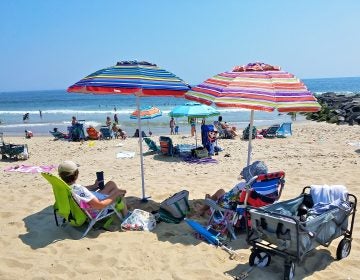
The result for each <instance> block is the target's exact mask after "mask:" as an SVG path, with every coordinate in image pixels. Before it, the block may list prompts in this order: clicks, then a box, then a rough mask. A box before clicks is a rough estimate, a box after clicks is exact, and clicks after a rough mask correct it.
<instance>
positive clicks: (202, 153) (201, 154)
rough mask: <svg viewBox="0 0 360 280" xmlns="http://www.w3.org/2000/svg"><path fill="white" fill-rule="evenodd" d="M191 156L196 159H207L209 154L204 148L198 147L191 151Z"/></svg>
mask: <svg viewBox="0 0 360 280" xmlns="http://www.w3.org/2000/svg"><path fill="white" fill-rule="evenodd" d="M193 155H194V156H195V157H197V158H206V157H209V152H208V150H207V149H206V148H203V147H199V148H196V149H194V150H193Z"/></svg>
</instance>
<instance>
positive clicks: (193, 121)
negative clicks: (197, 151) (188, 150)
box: [190, 118, 196, 137]
mask: <svg viewBox="0 0 360 280" xmlns="http://www.w3.org/2000/svg"><path fill="white" fill-rule="evenodd" d="M190 125H191V136H192V137H194V136H195V133H196V121H195V119H194V118H191V119H190Z"/></svg>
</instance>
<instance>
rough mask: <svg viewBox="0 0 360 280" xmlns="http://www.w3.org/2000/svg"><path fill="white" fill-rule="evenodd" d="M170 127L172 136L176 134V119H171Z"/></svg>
mask: <svg viewBox="0 0 360 280" xmlns="http://www.w3.org/2000/svg"><path fill="white" fill-rule="evenodd" d="M169 125H170V134H171V135H172V134H175V130H174V128H175V125H176V122H175V120H174V118H171V119H170V123H169Z"/></svg>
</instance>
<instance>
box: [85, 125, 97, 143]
mask: <svg viewBox="0 0 360 280" xmlns="http://www.w3.org/2000/svg"><path fill="white" fill-rule="evenodd" d="M86 133H87V134H88V137H87V139H89V140H99V139H100V135H101V134H100V132H99V131H97V130H96V129H95V128H94V127H92V126H89V127H88V128H86Z"/></svg>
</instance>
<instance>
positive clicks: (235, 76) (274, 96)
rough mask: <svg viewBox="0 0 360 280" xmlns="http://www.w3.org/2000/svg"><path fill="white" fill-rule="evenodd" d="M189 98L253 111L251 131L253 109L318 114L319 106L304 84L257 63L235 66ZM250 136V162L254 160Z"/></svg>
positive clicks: (204, 84) (252, 119) (189, 95)
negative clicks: (252, 158)
mask: <svg viewBox="0 0 360 280" xmlns="http://www.w3.org/2000/svg"><path fill="white" fill-rule="evenodd" d="M185 98H186V99H189V100H193V101H198V102H201V103H204V104H207V105H210V104H212V103H214V104H215V105H216V106H219V107H231V108H245V109H250V110H251V117H250V130H249V131H252V127H253V122H254V110H260V111H267V112H272V111H274V110H278V111H279V112H316V111H319V110H320V105H319V104H318V103H317V101H316V98H315V97H314V96H313V94H312V93H311V92H310V91H309V90H308V89H307V88H306V86H305V85H304V83H303V82H301V81H300V80H299V79H298V78H296V77H295V76H294V75H293V74H291V73H288V72H285V71H282V70H280V67H277V66H272V65H269V64H265V63H261V62H255V63H249V64H247V65H244V66H236V67H234V69H233V70H232V71H228V72H223V73H220V74H218V75H216V76H214V77H212V78H209V79H207V80H206V81H205V82H203V83H202V84H200V85H198V86H196V87H193V88H192V90H190V91H189V92H187V93H186V95H185ZM251 149H252V146H251V137H249V147H248V160H247V164H248V165H249V164H250V160H251Z"/></svg>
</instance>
